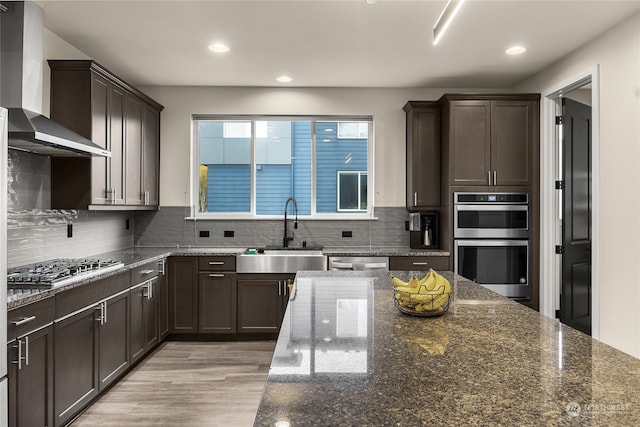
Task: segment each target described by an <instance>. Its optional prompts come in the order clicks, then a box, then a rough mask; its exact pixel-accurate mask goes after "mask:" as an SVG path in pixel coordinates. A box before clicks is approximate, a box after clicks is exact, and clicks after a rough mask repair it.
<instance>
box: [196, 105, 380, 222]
mask: <svg viewBox="0 0 640 427" xmlns="http://www.w3.org/2000/svg"><path fill="white" fill-rule="evenodd" d="M372 128H373V122H372V120H371V118H370V117H360V116H358V117H344V116H339V117H309V116H296V117H279V116H268V117H263V116H240V117H239V116H233V117H231V116H204V115H194V116H193V130H194V132H193V134H194V138H193V144H192V149H193V150H192V152H193V162H194V163H193V169H192V170H193V172H192V176H193V187H192V195H193V196H192V198H193V208H194V211H195V212H194V213H195V216H196V217H199V218H212V219H213V218H243V217H246V218H273V217H280V216H281V215H282V214H283V212H284V204H285V201H286V200H287V198H289V197H295V198H296V200H297V204H298V215H300V216H308V217H313V218H318V219H322V218H327V219H330V218H336V217H337V218H347V217H349V216H352V217H355V218H363V217H369V216H370V215H371V213H372V212H373V209H372V201H371V200H369V197H370V196H369V195H370V194H372V192H370V191H368V188H369V187H370V185H371V182H370V181H369V179H370V176H371V175H372V174H371V173H369V172H370V171H371V164H372V162H371V159H372V156H371V152H372V151H371V150H372V142H371V141H370V138H369V135H372Z"/></svg>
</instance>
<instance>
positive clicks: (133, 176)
mask: <svg viewBox="0 0 640 427" xmlns="http://www.w3.org/2000/svg"><path fill="white" fill-rule="evenodd" d="M125 115H126V119H125V123H126V124H125V152H126V154H125V156H126V168H125V204H127V205H133V206H135V205H142V204H143V203H142V202H143V200H142V198H143V195H142V188H141V185H142V172H141V171H142V115H143V106H142V102H141V101H139V100H138V99H136V98H134V97H133V96H128V95H127V97H126V112H125Z"/></svg>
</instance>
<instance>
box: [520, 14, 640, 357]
mask: <svg viewBox="0 0 640 427" xmlns="http://www.w3.org/2000/svg"><path fill="white" fill-rule="evenodd" d="M594 65H597V66H599V75H600V82H599V83H600V93H599V96H600V152H599V153H594V155H597V156H599V159H600V176H599V177H597V179H598V184H599V186H600V197H599V199H598V200H594V203H597V204H598V205H599V209H600V217H599V218H598V219H599V223H600V244H599V247H598V249H599V253H600V255H601V257H600V273H599V277H598V278H597V280H599V283H600V296H601V297H600V301H599V304H600V306H599V309H600V324H599V329H600V339H601V340H602V341H604V342H605V343H607V344H609V345H611V346H613V347H616V348H618V349H620V350H622V351H625V352H627V353H629V354H631V355H634V356H636V357H640V13H638V14H636V15H634V16H633V17H631V18H629V19H628V20H626V21H624V22H623V23H621V24H619V25H618V26H616V27H615V28H613V29H612V30H609V31H608V32H607V33H605V34H603V35H602V36H600V37H598V38H597V39H595V40H593V41H591V42H590V43H588V44H587V45H585V46H583V47H582V48H580V49H578V50H577V51H575V52H574V53H572V54H571V55H569V56H567V57H565V58H564V59H562V60H561V61H559V62H558V63H556V64H554V65H552V66H551V67H549V68H547V69H546V70H544V71H542V72H540V73H538V74H537V75H536V76H534V77H533V78H532V79H530V80H528V81H527V82H524V83H523V84H521V85H519V86H518V87H517V88H516V90H517V91H530V92H544V91H545V90H546V89H548V88H550V87H553V86H555V85H558V84H559V83H561V82H564V81H566V80H568V79H570V78H572V77H573V76H575V75H578V74H580V73H582V72H584V71H585V70H588V69H589V68H590V67H593V66H594ZM542 143H543V144H544V143H552V141H542Z"/></svg>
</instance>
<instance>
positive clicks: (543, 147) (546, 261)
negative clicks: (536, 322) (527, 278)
mask: <svg viewBox="0 0 640 427" xmlns="http://www.w3.org/2000/svg"><path fill="white" fill-rule="evenodd" d="M589 82H590V83H591V87H592V89H591V108H592V109H591V119H592V128H591V134H592V135H591V153H592V165H591V183H592V193H591V197H592V210H591V233H592V235H591V247H592V250H591V292H592V294H591V295H592V299H591V313H592V318H591V336H592V337H593V338H596V339H599V338H600V281H599V278H600V250H599V248H600V208H599V200H600V74H599V66H598V65H594V66H592V67H589V68H588V69H586V70H584V71H582V72H580V73H578V74H576V75H574V76H573V77H570V78H568V79H566V80H563V81H561V82H559V83H556V84H554V85H553V86H551V87H549V88H547V89H546V90H544V91H543V92H542V97H541V106H540V107H541V110H542V111H541V113H540V114H541V117H542V120H541V124H542V129H541V132H540V135H541V144H540V188H541V191H540V311H541V313H542V314H544V315H545V316H547V317H552V318H555V317H556V310H557V309H559V308H560V289H561V283H560V277H561V274H560V272H561V267H562V263H561V260H560V257H559V256H557V255H556V253H555V245H557V244H560V243H562V241H561V234H560V232H561V228H560V226H561V224H560V221H559V217H558V212H559V209H560V203H559V199H558V194H557V190H556V189H555V181H556V180H559V179H560V177H558V171H557V161H558V132H557V129H556V123H555V117H556V115H557V114H558V98H560V96H561V95H562V94H563V93H566V92H569V91H571V90H573V89H577V88H578V87H580V86H583V85H584V84H586V83H589Z"/></svg>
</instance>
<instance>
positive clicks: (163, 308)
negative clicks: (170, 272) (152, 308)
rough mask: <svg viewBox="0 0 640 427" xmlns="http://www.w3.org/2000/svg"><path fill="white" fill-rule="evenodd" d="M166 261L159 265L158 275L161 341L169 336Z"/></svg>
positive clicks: (159, 331)
mask: <svg viewBox="0 0 640 427" xmlns="http://www.w3.org/2000/svg"><path fill="white" fill-rule="evenodd" d="M166 267H167V260H166V259H163V260H161V261H160V263H159V269H160V272H159V274H158V292H157V294H158V334H159V340H160V341H162V340H163V339H164V338H165V337H166V336H167V335H168V334H169V283H168V281H167V268H166Z"/></svg>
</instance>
